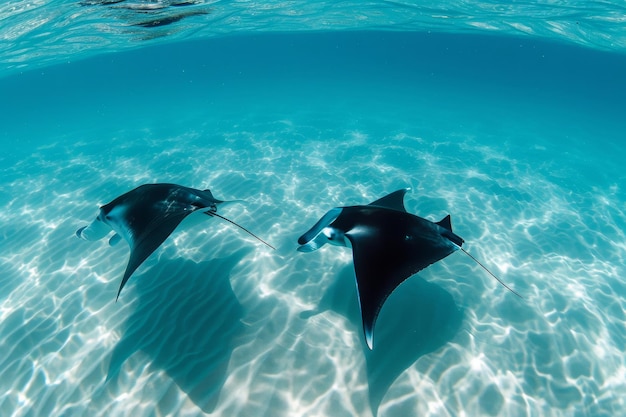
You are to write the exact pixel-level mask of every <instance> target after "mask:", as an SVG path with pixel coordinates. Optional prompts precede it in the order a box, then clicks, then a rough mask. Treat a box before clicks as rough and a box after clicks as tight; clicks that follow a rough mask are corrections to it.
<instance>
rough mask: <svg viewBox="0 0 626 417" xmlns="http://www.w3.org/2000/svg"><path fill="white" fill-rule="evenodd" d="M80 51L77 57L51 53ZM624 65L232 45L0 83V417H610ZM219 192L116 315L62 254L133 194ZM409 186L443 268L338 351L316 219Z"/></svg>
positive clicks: (624, 221)
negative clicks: (214, 213) (219, 215)
mask: <svg viewBox="0 0 626 417" xmlns="http://www.w3.org/2000/svg"><path fill="white" fill-rule="evenodd" d="M78 58H80V57H78ZM624 74H626V55H624V54H623V53H620V52H615V53H613V52H610V51H606V50H602V51H600V50H594V49H591V48H584V47H582V46H577V45H570V44H565V43H564V42H562V41H560V40H559V41H557V40H550V39H543V40H541V39H535V38H529V37H512V36H498V35H496V34H489V35H483V34H467V33H463V34H460V33H457V34H453V33H432V32H431V33H427V32H416V31H413V32H384V31H365V32H339V31H319V32H310V33H293V32H285V33H274V34H272V33H247V34H238V35H232V36H224V37H220V38H215V39H204V40H197V39H196V40H186V41H179V42H176V43H165V42H163V43H162V44H159V43H153V44H152V45H151V46H149V47H145V48H142V49H133V50H130V51H124V52H110V53H103V54H101V55H97V56H92V57H88V58H85V59H76V60H72V61H71V62H69V63H62V64H56V65H53V66H42V67H37V68H34V69H26V70H24V72H22V73H12V74H7V75H6V76H4V77H3V78H0V97H2V98H3V107H2V112H0V139H1V142H2V156H0V164H1V165H0V170H1V172H2V184H1V185H2V188H1V189H0V203H1V204H2V210H1V211H0V212H1V213H2V215H1V217H0V221H1V224H2V241H1V242H2V243H1V245H2V246H1V247H2V251H1V252H2V255H1V257H0V261H1V263H0V268H1V269H0V270H1V271H2V274H1V277H0V303H1V307H0V350H2V351H3V352H7V353H6V354H5V355H4V358H3V359H0V372H1V375H0V381H1V382H0V383H1V384H2V390H1V392H4V394H2V395H1V396H0V414H2V415H5V414H6V415H146V416H151V415H159V414H158V413H160V415H171V416H175V415H176V416H183V415H185V416H187V415H203V413H209V414H210V413H214V415H225V416H226V415H229V416H231V415H247V416H270V415H271V416H294V415H298V416H326V415H328V416H331V415H332V416H351V415H379V416H405V415H433V416H435V415H436V416H439V415H450V416H462V415H510V416H518V415H519V416H522V415H524V416H526V415H555V416H594V417H595V416H615V415H619V413H620V412H621V410H623V409H624V408H625V407H626V405H625V404H624V398H626V364H625V363H624V355H623V346H624V343H626V330H625V325H626V313H625V310H624V309H625V305H626V284H625V281H624V275H625V269H624V259H625V257H626V236H625V234H624V227H625V225H626V194H625V192H624V179H625V174H624V172H623V169H622V164H623V159H624V155H626V153H625V146H626V145H625V143H626V142H624V132H625V131H626V119H625V118H624V116H623V115H624V114H626V77H625V76H624ZM149 182H175V183H180V184H184V185H187V186H191V187H195V188H207V187H208V188H211V189H212V191H213V192H214V194H215V195H216V196H217V197H218V198H223V199H228V200H231V199H243V200H246V201H247V204H246V205H245V206H243V205H239V206H232V207H229V208H227V209H226V210H225V215H227V216H228V217H229V218H232V219H234V220H236V221H238V222H239V223H241V224H244V225H245V226H246V227H248V228H250V229H252V230H253V231H254V232H255V233H257V234H259V235H260V236H263V238H264V239H267V240H269V241H271V242H272V243H273V244H274V245H275V246H277V249H278V250H277V251H276V252H272V251H269V250H267V248H265V247H263V246H262V245H259V244H258V242H256V241H254V240H253V239H250V238H249V236H247V235H245V234H243V233H241V232H240V231H238V230H236V229H234V228H232V227H230V226H229V225H227V224H225V223H224V224H223V223H218V222H217V221H215V220H210V221H207V222H206V224H205V225H202V226H195V227H191V228H186V229H183V230H179V231H176V232H175V234H173V235H172V236H171V237H170V238H169V239H168V240H167V241H166V242H165V243H164V245H163V247H162V248H161V249H159V250H158V251H157V252H156V253H155V254H154V255H153V256H152V257H150V258H149V259H148V260H147V261H146V263H145V264H144V265H143V266H142V267H141V268H140V269H139V270H138V271H137V273H136V275H135V276H133V278H131V280H130V281H129V283H128V285H127V287H126V288H125V290H124V293H122V296H121V298H120V300H119V301H118V302H117V303H115V302H114V299H115V294H116V291H117V288H118V285H119V280H120V279H121V275H122V272H123V268H124V266H125V262H126V259H127V252H128V250H127V248H126V247H125V246H124V244H120V245H118V246H116V247H108V245H106V242H105V243H102V244H100V243H90V242H84V241H80V240H78V239H77V238H76V237H75V235H74V232H75V230H76V229H77V228H78V227H80V226H82V225H84V224H87V223H88V222H90V221H91V220H92V219H93V217H94V216H95V215H96V214H97V209H98V207H99V205H102V204H104V203H106V202H108V201H110V200H112V199H113V198H115V197H116V196H117V195H119V194H122V193H124V192H126V191H128V190H130V189H132V188H134V187H136V186H138V185H140V184H142V183H149ZM403 187H411V188H412V191H411V192H410V193H409V194H408V195H407V197H406V205H407V209H408V211H410V212H412V213H416V214H418V215H420V216H423V217H427V218H429V219H431V220H439V219H440V218H441V217H443V215H445V214H447V213H450V214H451V215H452V219H453V224H454V227H455V232H456V233H458V234H459V235H461V236H463V238H464V239H465V240H466V242H467V248H468V250H469V251H470V252H472V253H473V254H474V255H476V256H477V257H478V258H479V259H481V260H482V261H483V262H484V263H485V264H486V265H488V267H490V268H491V269H492V270H493V271H494V272H496V273H497V274H498V275H499V276H500V277H501V278H502V279H503V280H504V281H505V282H507V283H508V284H509V285H511V286H512V287H514V288H515V289H516V290H517V291H518V292H520V293H521V294H522V295H523V296H524V300H518V299H516V297H514V296H512V295H511V294H510V293H508V292H507V291H506V290H505V289H503V288H502V287H500V286H499V285H498V284H497V283H496V282H495V281H494V280H493V279H491V277H489V276H488V275H487V274H485V273H484V271H482V270H481V269H480V268H479V267H477V266H476V265H475V264H474V263H472V262H471V260H469V259H468V258H467V257H465V256H463V255H462V254H459V253H457V254H454V255H451V256H450V257H448V258H446V259H444V260H443V261H441V262H439V263H437V264H435V265H433V266H431V267H429V268H428V269H426V270H424V271H423V272H420V273H419V274H418V275H417V276H415V277H413V278H411V279H409V280H407V281H406V282H405V283H404V284H402V286H401V287H400V288H399V289H398V290H397V291H396V292H394V294H393V295H392V296H391V297H390V298H389V299H388V301H387V303H386V304H385V307H384V308H383V310H382V312H381V316H380V318H379V322H378V324H377V332H378V336H377V342H376V343H377V345H376V347H375V349H374V351H372V352H370V351H369V350H368V349H367V347H366V346H365V344H364V340H363V337H362V334H361V328H360V320H359V316H358V314H359V313H358V304H357V301H356V292H355V289H354V271H353V269H352V265H351V253H350V251H349V250H348V249H344V248H336V247H325V248H324V249H322V250H320V251H318V252H315V253H313V254H302V253H298V252H296V251H295V248H296V239H297V237H298V236H299V235H300V234H302V233H303V232H305V231H306V230H307V229H308V228H309V227H311V226H312V225H313V223H314V222H315V221H317V219H318V218H319V217H320V216H322V215H323V214H324V213H325V212H326V211H327V210H329V209H330V208H332V207H336V206H343V205H354V204H367V203H369V202H371V201H373V200H375V199H377V198H379V197H381V196H383V195H385V194H387V193H389V192H391V191H394V190H396V189H399V188H403Z"/></svg>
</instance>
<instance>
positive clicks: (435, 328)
mask: <svg viewBox="0 0 626 417" xmlns="http://www.w3.org/2000/svg"><path fill="white" fill-rule="evenodd" d="M401 287H402V288H401V289H400V290H398V291H394V293H393V294H391V296H390V297H389V299H388V301H387V303H385V306H384V307H383V308H382V310H381V313H380V316H379V318H378V325H377V335H376V338H377V346H376V348H375V349H374V350H370V349H369V348H368V347H367V344H366V343H365V340H364V335H363V332H362V331H361V313H360V311H359V306H358V302H357V291H356V286H355V285H354V270H353V268H352V267H351V266H346V267H345V268H343V270H342V271H341V272H340V274H339V276H338V277H337V278H336V279H335V281H334V282H333V284H332V285H331V286H330V287H329V288H328V290H327V291H326V292H325V294H324V296H323V297H322V300H321V301H320V303H319V307H318V308H317V309H316V310H313V311H305V312H303V313H301V315H300V317H301V318H304V319H306V318H308V317H311V316H313V315H315V314H319V313H322V312H324V311H327V310H332V311H335V312H337V313H339V314H341V315H342V316H344V317H346V319H348V321H349V323H350V324H351V326H352V327H353V328H354V332H355V333H356V334H358V335H359V337H360V339H361V348H362V351H363V355H364V356H365V362H366V366H367V379H368V390H369V401H370V407H371V410H372V413H373V414H374V415H377V414H378V408H379V406H380V403H381V401H382V400H383V398H384V396H385V394H386V393H387V391H388V390H389V387H390V386H391V385H392V384H393V382H394V381H395V380H396V379H397V378H398V377H399V376H400V374H402V373H403V372H404V371H405V370H407V369H408V368H409V367H410V366H411V365H413V364H414V363H415V362H416V361H417V360H418V359H419V358H420V357H422V356H423V355H427V354H428V353H431V352H434V351H436V350H437V349H439V348H440V347H442V346H444V345H445V344H446V343H448V342H449V341H450V340H452V339H453V338H454V336H455V335H456V334H457V332H458V331H459V329H460V328H461V323H462V320H463V311H462V310H461V309H460V308H459V307H457V305H456V304H455V302H454V300H453V298H452V295H450V293H448V292H447V291H445V290H444V289H442V288H441V287H440V286H438V285H436V284H433V283H429V282H427V281H425V280H424V279H422V278H420V277H419V276H414V277H412V278H411V279H409V280H407V281H405V282H404V283H402V284H401Z"/></svg>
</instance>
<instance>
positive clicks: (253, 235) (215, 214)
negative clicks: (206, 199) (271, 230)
mask: <svg viewBox="0 0 626 417" xmlns="http://www.w3.org/2000/svg"><path fill="white" fill-rule="evenodd" d="M205 214H207V215H209V216H215V217H219V218H220V219H222V220H225V221H227V222H228V223H230V224H232V225H235V226H237V227H238V228H240V229H241V230H243V231H244V232H246V233H247V234H249V235H250V236H252V237H254V238H255V239H257V240H258V241H259V242H261V243H263V244H265V245H267V246H269V247H270V248H272V249H274V250H276V248H275V247H274V246H272V245H270V244H269V243H267V242H266V241H264V240H263V239H261V238H260V237H258V236H257V235H255V234H254V233H252V232H251V231H249V230H248V229H246V228H245V227H243V226H241V225H239V224H237V223H235V222H234V221H232V220H230V219H227V218H226V217H224V216H220V215H219V214H217V213H216V212H214V211H206V212H205Z"/></svg>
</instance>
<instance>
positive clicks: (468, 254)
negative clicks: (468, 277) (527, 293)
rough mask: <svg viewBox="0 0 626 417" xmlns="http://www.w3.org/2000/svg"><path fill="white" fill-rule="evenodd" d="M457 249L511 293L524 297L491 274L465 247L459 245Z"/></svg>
mask: <svg viewBox="0 0 626 417" xmlns="http://www.w3.org/2000/svg"><path fill="white" fill-rule="evenodd" d="M459 249H461V250H462V251H463V252H465V254H466V255H467V256H469V257H470V258H472V259H473V260H474V262H476V263H477V264H478V265H480V267H481V268H482V269H484V270H485V271H487V273H488V274H489V275H491V276H492V277H494V278H495V279H496V280H497V281H498V282H499V283H500V284H502V286H503V287H504V288H506V289H507V290H509V291H511V292H512V293H513V294H515V295H517V296H518V297H519V298H521V299H522V300H523V299H524V297H522V296H521V295H519V294H518V293H517V292H515V291H514V290H512V289H511V288H510V287H509V286H508V285H506V284H505V283H504V282H502V280H501V279H500V278H498V277H497V276H495V275H494V274H493V272H491V271H490V270H488V269H487V267H486V266H485V265H483V264H482V263H480V261H479V260H478V259H476V258H474V257H473V256H472V255H471V254H470V253H469V252H468V251H466V250H465V249H463V248H462V247H460V246H459Z"/></svg>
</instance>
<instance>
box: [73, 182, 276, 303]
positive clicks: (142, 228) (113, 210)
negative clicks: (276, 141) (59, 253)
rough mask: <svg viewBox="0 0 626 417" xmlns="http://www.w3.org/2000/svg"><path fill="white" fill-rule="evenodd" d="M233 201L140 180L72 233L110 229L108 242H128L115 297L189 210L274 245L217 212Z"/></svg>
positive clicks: (93, 236)
mask: <svg viewBox="0 0 626 417" xmlns="http://www.w3.org/2000/svg"><path fill="white" fill-rule="evenodd" d="M234 202H237V201H222V200H218V199H216V198H215V197H213V194H212V193H211V191H210V190H197V189H195V188H189V187H184V186H182V185H176V184H144V185H141V186H139V187H137V188H135V189H134V190H131V191H129V192H127V193H125V194H122V195H120V196H119V197H117V198H116V199H114V200H113V201H111V202H110V203H108V204H105V205H104V206H102V207H100V212H99V213H98V216H97V217H96V218H95V220H94V221H93V222H91V224H89V225H88V226H84V227H81V228H80V229H78V230H77V231H76V236H78V237H79V238H81V239H84V240H91V241H93V240H98V239H102V238H103V237H105V236H107V235H108V234H109V233H110V232H111V230H113V231H114V232H115V234H113V236H112V237H111V238H110V239H109V244H110V245H111V246H113V245H115V244H116V243H118V242H119V241H120V240H121V239H124V240H125V241H126V242H127V243H128V245H129V246H130V258H129V260H128V265H127V266H126V271H125V272H124V276H123V278H122V283H121V284H120V288H119V290H118V292H117V297H116V298H115V300H116V301H117V299H118V298H119V296H120V293H121V292H122V288H124V285H125V284H126V282H127V281H128V279H129V278H130V276H131V275H132V274H133V272H135V270H136V269H137V268H138V267H139V265H141V264H142V263H143V261H145V260H146V258H148V256H150V254H152V252H154V251H155V250H156V249H157V248H158V247H159V246H160V245H161V243H163V241H165V239H167V237H168V236H169V235H170V234H171V233H172V232H173V231H174V229H176V227H177V226H178V225H179V224H180V222H182V221H183V220H184V219H185V218H186V217H187V216H189V215H190V214H193V213H199V214H205V215H208V216H210V217H218V218H220V219H222V220H225V221H227V222H229V223H231V224H233V225H235V226H237V227H238V228H240V229H242V230H243V231H245V232H246V233H248V234H250V235H251V236H253V237H254V238H256V239H258V240H259V241H260V242H262V243H264V244H265V245H267V246H269V247H270V248H272V249H275V248H274V247H273V246H272V245H270V244H269V243H267V242H265V241H264V240H263V239H261V238H259V237H258V236H256V235H255V234H253V233H252V232H250V231H249V230H248V229H246V228H244V227H242V226H240V225H238V224H237V223H235V222H233V221H232V220H229V219H227V218H226V217H223V216H221V215H219V214H217V208H218V206H220V205H224V204H228V203H234Z"/></svg>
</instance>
